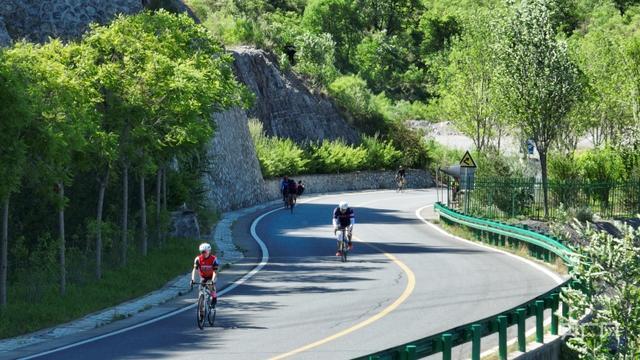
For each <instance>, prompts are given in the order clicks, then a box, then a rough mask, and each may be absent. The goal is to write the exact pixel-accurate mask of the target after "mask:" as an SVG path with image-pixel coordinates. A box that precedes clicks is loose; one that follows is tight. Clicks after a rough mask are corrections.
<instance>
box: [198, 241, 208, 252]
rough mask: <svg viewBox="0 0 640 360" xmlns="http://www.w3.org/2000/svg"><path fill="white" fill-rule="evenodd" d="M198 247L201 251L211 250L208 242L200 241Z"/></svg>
mask: <svg viewBox="0 0 640 360" xmlns="http://www.w3.org/2000/svg"><path fill="white" fill-rule="evenodd" d="M198 249H199V250H200V252H201V253H202V252H205V251H209V252H211V245H209V243H202V244H200V246H199V247H198Z"/></svg>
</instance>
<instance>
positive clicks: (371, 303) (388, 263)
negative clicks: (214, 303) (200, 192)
mask: <svg viewBox="0 0 640 360" xmlns="http://www.w3.org/2000/svg"><path fill="white" fill-rule="evenodd" d="M342 199H346V200H347V201H349V203H350V204H351V205H352V206H353V207H354V208H355V212H356V227H355V234H356V235H357V237H358V239H359V240H360V241H361V242H359V243H356V245H355V248H354V250H353V252H352V253H351V258H350V261H349V262H348V263H346V264H343V263H341V262H340V261H339V260H338V259H337V258H336V257H335V256H334V255H335V241H334V240H333V238H332V234H331V227H330V218H331V211H332V209H333V207H335V204H336V203H337V202H338V201H340V200H342ZM434 201H435V192H434V191H431V190H424V191H418V190H416V191H407V192H405V193H402V194H397V193H395V192H391V191H379V192H362V193H348V194H337V195H327V196H321V197H318V198H315V199H313V200H312V201H309V202H307V203H304V204H300V205H299V206H297V207H296V208H295V213H294V214H293V215H291V214H289V213H287V212H285V211H282V210H281V211H276V212H274V213H272V214H269V215H267V216H264V217H263V218H262V219H261V220H260V221H259V222H258V223H257V224H256V227H255V230H256V233H257V235H258V236H259V237H260V239H261V240H262V241H263V242H264V243H265V244H266V247H267V248H268V251H269V262H268V263H267V264H266V265H265V266H264V267H263V268H262V269H261V270H260V271H259V272H257V273H256V274H255V275H254V276H253V277H252V278H251V279H249V280H248V281H247V282H245V283H244V284H242V285H240V286H238V287H237V288H235V289H233V290H232V291H230V292H229V293H228V294H226V295H224V297H221V299H220V301H219V311H218V318H217V320H216V326H215V327H214V328H213V329H211V328H205V331H200V330H199V329H197V327H196V326H195V319H194V318H195V316H194V315H195V314H193V311H186V312H183V313H181V314H178V315H175V316H172V317H169V318H166V319H163V320H161V321H158V322H155V323H153V324H149V325H147V326H143V327H139V328H136V329H133V330H131V331H128V332H125V333H122V334H118V335H115V336H112V337H108V338H105V339H101V340H98V341H95V342H91V343H87V344H84V345H80V346H77V347H73V348H69V349H66V350H63V351H59V352H56V353H52V354H48V355H46V356H43V357H42V358H47V359H92V360H95V359H148V358H154V359H160V358H172V359H173V358H180V359H196V358H208V357H214V356H215V357H217V358H221V359H267V358H285V357H286V358H295V359H347V358H352V357H355V356H359V355H363V354H366V353H369V352H373V351H376V350H381V349H384V348H387V347H390V346H393V345H397V344H400V343H404V342H408V341H410V340H413V339H416V338H420V337H424V336H428V335H430V334H433V333H437V332H440V331H443V330H446V329H448V328H451V327H454V326H457V325H461V324H463V323H467V322H470V321H473V320H477V319H481V318H484V317H486V316H489V315H492V314H494V313H497V312H499V311H501V310H504V309H507V308H510V307H513V306H515V305H518V304H520V303H522V302H524V301H526V300H529V299H531V298H533V297H535V296H536V295H538V294H540V293H543V292H545V291H547V290H549V289H550V288H552V287H554V286H555V285H556V282H555V281H554V280H553V279H552V278H551V277H549V276H548V275H547V274H545V273H543V272H541V271H539V270H538V269H536V268H535V267H533V266H531V265H529V264H527V263H526V262H523V261H521V260H519V259H516V258H514V257H513V256H509V255H506V254H503V253H500V252H496V251H493V250H489V249H485V248H481V247H478V246H475V245H473V244H469V243H466V242H463V241H459V240H455V239H453V238H451V237H449V236H447V235H445V234H442V233H441V232H438V231H436V230H435V229H433V228H432V227H430V226H427V225H425V224H424V223H422V221H420V220H419V219H417V218H416V215H415V211H416V209H418V208H420V207H423V206H425V205H427V204H430V203H433V202H434ZM385 253H386V254H385ZM393 259H396V260H397V261H394V260H393ZM411 276H415V282H413V281H411V280H412V279H411ZM408 290H410V291H408ZM363 324H364V325H363ZM483 350H486V348H483Z"/></svg>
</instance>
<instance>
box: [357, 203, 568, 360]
mask: <svg viewBox="0 0 640 360" xmlns="http://www.w3.org/2000/svg"><path fill="white" fill-rule="evenodd" d="M435 209H436V211H438V212H439V213H440V216H441V219H443V220H444V221H445V222H447V223H457V224H460V225H464V226H466V227H468V228H470V229H473V230H474V233H475V234H476V235H477V237H478V239H479V240H482V241H485V242H488V243H491V244H493V245H496V246H512V247H516V248H517V247H519V246H520V245H521V244H525V245H526V246H528V247H529V251H530V254H532V255H533V256H535V257H536V258H538V259H540V260H544V261H547V262H553V261H555V257H556V256H557V257H559V258H561V259H562V260H563V261H564V262H565V264H567V266H569V267H570V266H571V259H570V256H571V254H572V250H571V249H570V248H569V247H567V246H565V245H564V244H562V243H561V242H560V241H559V240H557V239H553V238H551V237H549V236H546V235H542V234H539V233H536V232H534V231H531V230H528V229H523V228H519V227H516V226H512V225H507V224H503V223H500V222H497V221H490V220H485V219H481V218H476V217H473V216H469V215H465V214H462V213H460V212H457V211H455V210H451V209H449V208H448V207H446V206H444V205H443V204H441V203H436V205H435ZM570 282H571V280H567V281H565V282H564V283H562V284H560V285H558V286H557V287H555V288H553V289H551V290H550V291H548V292H546V293H544V294H542V295H540V296H537V297H536V298H534V299H531V300H529V301H527V302H526V303H524V304H521V305H519V306H516V307H514V308H511V309H508V310H506V311H503V312H501V313H499V314H495V315H492V316H489V317H487V318H484V319H482V320H478V321H474V322H470V323H468V324H464V325H461V326H458V327H455V328H453V329H449V330H447V331H443V332H441V333H438V334H434V335H430V336H427V337H425V338H422V339H418V340H415V341H411V342H409V343H406V344H402V345H398V346H394V347H391V348H388V349H385V350H382V351H379V352H376V353H373V354H369V355H365V356H362V357H359V358H356V359H357V360H374V359H375V360H387V359H392V360H395V359H400V360H405V359H406V360H412V359H418V358H423V357H427V356H430V355H435V354H438V353H442V359H443V360H451V349H452V348H453V347H455V346H458V345H461V344H464V343H467V342H471V359H472V360H479V359H480V343H481V340H482V338H483V337H485V336H488V335H492V334H495V333H498V354H499V357H500V359H501V360H503V359H504V360H506V359H507V328H508V327H510V326H512V325H517V329H518V350H519V351H521V352H525V351H526V336H525V332H526V328H525V322H526V320H527V319H528V318H529V317H531V316H535V318H536V341H537V342H539V343H542V342H543V341H544V310H545V309H551V328H550V332H551V334H552V335H557V334H558V327H559V320H560V319H559V316H558V309H559V308H560V291H561V290H562V288H564V287H566V286H569V285H570ZM568 310H569V309H568V307H567V305H566V304H564V303H563V304H562V314H563V316H566V314H567V313H568Z"/></svg>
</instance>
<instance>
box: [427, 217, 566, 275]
mask: <svg viewBox="0 0 640 360" xmlns="http://www.w3.org/2000/svg"><path fill="white" fill-rule="evenodd" d="M434 223H436V222H434ZM436 224H438V226H440V227H442V228H443V229H444V230H445V231H447V232H448V233H450V234H453V235H456V236H458V237H461V238H463V239H467V240H470V241H473V242H477V243H479V244H483V245H486V246H489V247H492V248H496V249H500V250H504V251H507V252H510V253H512V254H515V255H518V256H520V257H523V258H526V259H529V260H532V261H534V262H536V263H539V264H541V265H544V266H546V267H548V268H550V269H551V270H553V271H555V272H557V273H559V274H567V273H568V269H567V267H566V265H565V264H564V263H563V262H562V260H561V259H559V258H556V261H554V262H553V263H547V262H544V261H541V260H539V259H536V258H535V257H532V256H530V255H529V251H528V249H527V247H526V245H524V244H521V245H520V246H519V247H518V248H515V249H514V248H512V247H509V246H504V247H503V246H495V245H493V244H489V243H484V242H481V241H478V240H476V237H475V234H474V233H473V232H472V231H470V230H469V229H467V228H466V227H464V226H455V225H454V226H452V225H447V224H446V223H444V222H441V221H438V222H437V223H436Z"/></svg>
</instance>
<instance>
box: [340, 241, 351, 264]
mask: <svg viewBox="0 0 640 360" xmlns="http://www.w3.org/2000/svg"><path fill="white" fill-rule="evenodd" d="M347 251H349V248H348V247H347V243H346V242H345V241H344V240H343V241H342V243H341V245H340V257H341V260H342V262H347Z"/></svg>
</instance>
